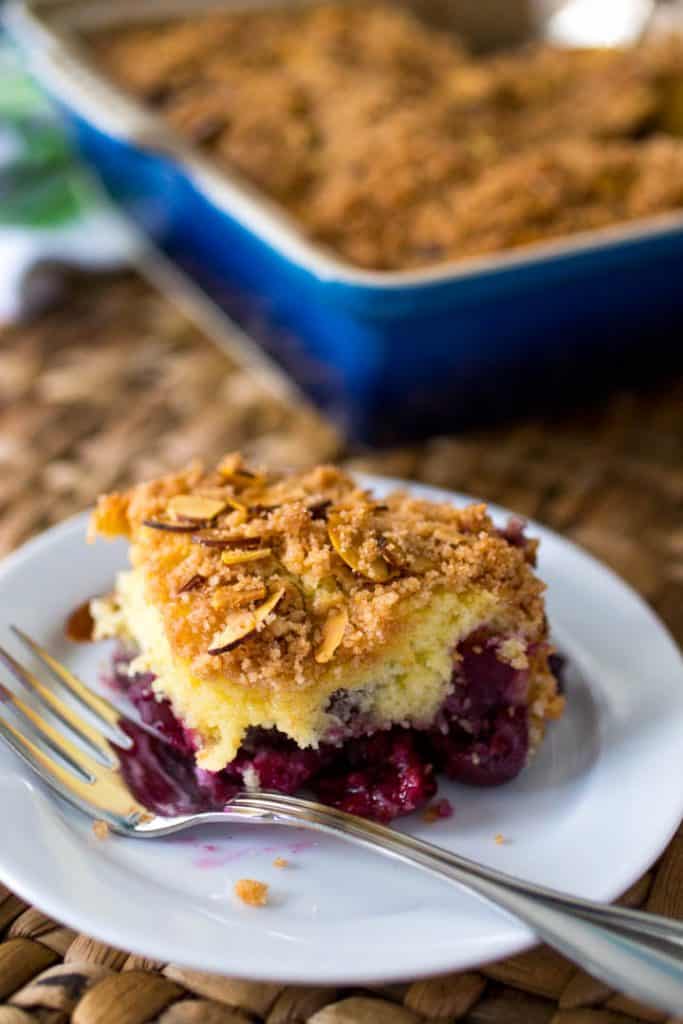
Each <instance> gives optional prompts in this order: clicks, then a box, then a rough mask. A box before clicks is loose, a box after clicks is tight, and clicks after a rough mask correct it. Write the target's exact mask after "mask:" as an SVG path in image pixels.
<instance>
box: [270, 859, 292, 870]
mask: <svg viewBox="0 0 683 1024" xmlns="http://www.w3.org/2000/svg"><path fill="white" fill-rule="evenodd" d="M273 867H274V868H286V867H289V861H288V860H286V859H285V858H284V857H276V858H275V860H274V861H273Z"/></svg>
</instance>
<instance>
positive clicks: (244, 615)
mask: <svg viewBox="0 0 683 1024" xmlns="http://www.w3.org/2000/svg"><path fill="white" fill-rule="evenodd" d="M284 592H285V588H284V587H278V588H277V590H274V591H273V592H272V594H270V595H269V596H268V597H267V598H266V600H265V601H264V602H263V604H260V605H259V606H258V607H257V608H254V610H253V611H249V610H247V609H246V608H245V609H240V610H239V611H234V612H232V613H231V614H230V615H228V617H227V619H226V620H225V624H224V625H223V628H222V629H221V630H219V631H218V633H216V635H215V636H214V638H213V640H212V642H211V647H209V654H225V652H226V651H229V650H230V649H231V647H233V646H234V645H235V644H237V643H239V641H240V640H244V638H245V637H247V636H249V634H250V633H253V632H254V631H255V630H256V629H258V627H259V626H260V625H261V623H262V622H265V620H266V619H267V618H268V616H269V615H270V613H271V612H272V611H273V609H274V608H275V607H276V605H277V604H278V602H279V601H280V599H281V597H282V595H283V594H284Z"/></svg>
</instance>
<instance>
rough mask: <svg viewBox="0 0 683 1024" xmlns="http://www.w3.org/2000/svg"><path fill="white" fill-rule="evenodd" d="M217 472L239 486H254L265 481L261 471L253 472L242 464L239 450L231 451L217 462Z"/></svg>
mask: <svg viewBox="0 0 683 1024" xmlns="http://www.w3.org/2000/svg"><path fill="white" fill-rule="evenodd" d="M218 472H219V473H220V475H221V476H222V477H223V479H224V480H228V481H230V483H233V484H237V485H238V486H240V487H255V486H258V485H261V484H264V483H265V482H266V478H265V476H263V474H262V473H253V472H252V471H251V470H250V469H247V467H246V466H245V465H244V462H243V460H242V456H241V454H240V453H239V452H231V453H230V454H229V455H226V456H225V458H223V459H221V461H220V462H219V463H218Z"/></svg>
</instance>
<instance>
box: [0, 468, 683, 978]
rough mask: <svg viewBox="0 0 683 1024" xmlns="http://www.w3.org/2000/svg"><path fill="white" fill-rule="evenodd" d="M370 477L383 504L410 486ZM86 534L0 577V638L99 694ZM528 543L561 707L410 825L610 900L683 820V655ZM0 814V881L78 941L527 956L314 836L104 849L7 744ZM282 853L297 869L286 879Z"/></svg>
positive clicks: (424, 967) (0, 775) (194, 948)
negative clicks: (527, 740) (559, 671)
mask: <svg viewBox="0 0 683 1024" xmlns="http://www.w3.org/2000/svg"><path fill="white" fill-rule="evenodd" d="M363 482H364V483H368V484H369V485H370V486H372V487H373V489H374V490H375V492H376V493H377V494H378V495H380V496H381V495H382V494H384V493H386V491H387V490H389V489H391V488H392V487H393V486H396V485H399V483H398V481H388V480H384V479H371V480H364V481H363ZM402 486H406V485H405V484H403V485H402ZM410 490H411V491H413V493H415V494H416V495H421V496H424V497H428V498H435V499H439V500H453V501H456V502H459V503H462V502H463V501H464V500H465V499H464V498H462V497H461V496H457V495H453V494H449V493H444V492H440V491H435V490H433V489H430V488H426V487H418V486H416V485H415V486H413V485H411V486H410ZM493 512H494V516H496V517H498V516H503V515H504V513H502V512H501V511H500V510H495V509H494V510H493ZM85 522H86V520H85V517H83V516H81V517H78V518H77V519H72V520H70V521H69V522H66V523H64V524H63V525H61V526H59V527H57V528H56V529H53V530H50V531H49V532H48V533H46V534H44V535H43V536H42V537H39V538H38V539H36V540H34V541H32V542H31V543H29V544H27V545H26V546H25V547H24V548H23V549H21V550H20V551H18V552H16V553H15V554H14V555H12V556H11V557H10V558H9V559H7V560H6V561H5V562H4V563H3V564H2V566H0V607H2V609H3V614H2V618H3V619H6V620H7V622H6V623H5V622H3V624H2V627H1V628H0V642H2V643H3V644H6V645H7V646H8V647H9V648H10V649H13V650H15V651H16V653H22V652H19V651H18V647H17V643H16V641H15V640H14V639H13V637H12V636H11V634H10V633H9V632H8V628H7V627H8V623H9V622H10V621H12V622H15V623H16V624H17V625H19V626H21V627H23V628H24V629H25V630H27V631H28V632H29V633H31V634H32V635H33V636H34V637H35V638H36V639H38V640H39V641H40V642H42V643H43V644H45V645H46V646H47V647H48V648H49V649H50V650H51V651H52V652H53V653H54V654H56V655H57V657H59V658H61V659H62V660H64V661H66V662H67V664H69V665H70V666H71V667H72V668H74V669H75V671H76V672H78V673H79V674H80V675H81V676H82V677H83V678H84V679H86V680H87V681H88V682H91V681H93V680H95V679H96V677H97V673H98V668H99V667H100V666H101V665H103V664H104V663H106V660H107V657H108V653H109V652H108V650H107V649H106V647H103V646H101V645H95V646H90V645H85V646H78V645H70V644H69V643H68V642H67V641H65V639H64V637H63V632H62V630H63V623H64V618H65V615H66V614H67V613H68V612H69V611H70V610H72V609H73V608H74V607H76V606H77V605H78V604H79V603H80V602H82V601H83V600H85V599H87V598H88V597H90V596H92V595H93V594H97V593H102V592H104V591H106V590H107V588H108V587H109V586H110V584H111V582H112V579H113V576H114V573H115V571H116V570H117V569H119V568H121V567H122V566H123V565H124V564H125V561H126V551H125V545H123V544H119V543H114V544H108V543H106V542H104V541H102V542H99V543H98V544H96V545H95V546H94V547H86V546H85V540H84V534H85ZM530 532H531V533H532V534H533V535H535V536H540V537H541V554H540V565H539V571H540V574H541V575H542V577H543V578H544V579H545V580H546V581H547V583H548V614H549V618H550V622H551V623H552V627H553V631H554V634H555V637H556V639H557V641H558V643H559V644H560V645H561V647H562V648H563V650H564V651H566V652H567V653H568V655H569V656H570V658H571V666H572V667H571V670H570V672H569V676H568V680H567V688H568V710H567V712H566V714H565V716H564V718H563V719H562V720H561V721H560V722H559V723H556V724H555V725H553V726H552V727H551V729H550V730H549V734H548V736H547V738H546V741H545V743H544V745H543V748H542V750H541V752H540V753H539V755H538V757H537V758H536V759H535V760H534V761H533V763H532V764H531V766H530V767H529V768H528V769H527V770H525V771H524V772H522V774H521V776H520V777H519V778H517V779H516V780H515V781H514V782H512V783H511V784H509V785H507V786H504V787H502V788H499V789H492V790H480V789H468V788H466V787H464V786H458V785H454V784H450V785H449V784H447V783H445V782H442V783H441V785H440V792H441V794H442V795H447V796H448V797H449V798H450V800H451V801H452V803H453V805H454V807H455V816H454V817H453V818H451V819H449V820H447V821H440V822H437V823H435V824H431V825H428V824H426V823H424V822H423V821H422V820H421V819H420V816H419V815H415V816H413V817H412V818H410V819H407V820H405V821H404V822H402V823H401V825H400V827H401V828H403V829H407V830H408V831H410V832H411V833H413V834H415V835H419V836H422V837H424V838H426V839H428V840H430V841H431V842H433V843H438V844H441V845H443V846H444V847H447V848H448V849H452V850H455V851H457V852H459V853H462V854H465V855H466V856H468V857H473V858H475V859H477V860H480V861H483V862H484V863H486V864H490V865H494V866H495V867H498V868H501V869H502V870H504V871H507V872H510V873H512V874H517V875H520V876H521V877H523V878H528V879H530V880H532V881H534V882H541V883H545V884H547V885H551V886H555V887H557V888H558V889H564V890H566V891H567V892H570V893H573V894H576V895H579V896H586V897H593V898H597V899H605V900H608V899H612V898H614V897H616V896H617V895H618V894H619V893H620V892H622V891H623V890H624V889H625V888H627V887H628V886H629V885H630V884H631V883H632V882H633V881H634V880H635V879H636V878H637V877H638V876H639V875H640V873H641V872H643V871H644V870H645V869H646V868H647V867H648V866H649V865H650V864H651V863H652V861H653V860H654V859H655V858H656V857H657V856H658V854H659V853H660V852H661V851H662V849H663V848H664V847H665V845H666V843H667V841H668V840H669V838H670V837H671V835H672V834H673V831H674V830H675V828H676V826H677V825H678V822H679V820H680V818H681V816H682V815H683V787H681V784H680V774H681V763H682V757H681V754H682V748H683V740H682V737H683V662H682V660H681V657H680V654H679V653H678V651H677V649H676V647H675V645H674V643H673V642H672V640H671V638H670V637H669V635H668V634H667V632H666V631H665V629H664V627H663V626H662V625H661V624H660V622H659V621H658V620H657V619H656V618H655V616H654V615H653V614H652V612H651V611H650V610H649V609H648V608H647V607H646V605H645V604H644V603H643V602H642V601H641V600H640V598H639V597H637V596H636V594H635V593H633V591H632V590H630V589H629V588H628V587H627V586H626V585H625V584H624V583H622V582H621V581H620V580H619V579H618V578H617V577H616V576H614V575H613V573H611V572H610V571H609V570H607V569H606V568H605V567H604V566H602V565H600V564H599V563H598V562H596V561H595V560H594V559H593V558H591V557H589V556H588V555H586V554H584V553H583V552H582V551H580V550H579V549H578V548H576V547H574V546H573V545H572V544H569V543H568V542H567V541H565V540H562V539H561V538H560V537H558V536H556V535H555V534H553V533H551V532H549V531H548V530H545V529H542V528H541V527H539V526H536V525H533V524H532V525H531V527H530ZM0 806H1V807H2V816H3V836H2V842H0V878H1V879H2V881H3V882H5V883H6V884H7V885H8V886H10V888H12V889H13V890H15V891H16V892H17V893H18V894H19V895H20V896H22V897H23V898H24V899H26V900H28V901H30V902H31V903H34V904H36V905H37V906H38V907H40V908H41V909H42V910H44V911H45V912H46V913H48V914H50V915H52V916H54V917H56V918H57V919H59V920H61V921H63V922H65V923H66V924H68V925H70V926H72V927H74V928H77V929H79V930H81V931H84V932H86V933H88V934H90V935H92V936H94V937H96V938H99V939H102V940H104V941H106V942H109V943H111V944H112V945H114V946H117V947H120V948H121V949H128V950H132V951H134V952H136V953H140V954H145V955H147V956H151V957H155V958H158V959H160V960H162V961H174V962H176V963H181V964H184V965H186V966H190V967H195V968H199V969H203V970H206V971H216V972H223V973H228V974H233V975H236V976H240V977H244V978H253V979H264V980H265V979H268V980H277V981H283V982H284V981H286V982H289V983H307V982H309V983H319V984H321V983H329V984H335V983H344V982H347V983H351V982H353V983H360V982H379V981H387V980H397V979H405V978H415V977H418V976H421V975H428V974H435V973H438V972H442V971H448V970H453V969H456V968H464V967H469V966H472V965H476V964H482V963H485V962H487V961H491V960H494V959H497V958H499V957H503V956H506V955H509V954H512V953H515V952H518V951H519V950H521V949H523V948H525V947H527V946H529V945H531V943H532V935H531V933H530V932H529V931H528V930H527V929H526V928H525V927H524V926H522V925H521V924H518V923H517V922H516V921H514V920H513V919H512V918H510V917H507V916H506V915H504V914H502V913H500V912H499V911H497V910H495V909H494V908H492V907H490V906H488V905H486V904H484V903H483V902H482V901H480V900H479V899H478V898H476V897H474V896H472V895H470V894H468V893H467V892H465V891H463V890H460V889H458V888H456V887H454V886H449V885H447V884H446V883H440V882H439V881H437V880H436V879H432V878H430V877H428V876H426V875H422V874H420V873H419V872H418V871H416V870H415V871H413V870H411V869H409V868H407V867H404V866H401V865H399V864H395V863H392V862H390V861H388V860H384V859H382V858H381V857H378V856H373V855H372V854H370V853H369V852H365V851H360V850H358V849H356V848H354V847H350V846H346V845H344V844H343V843H341V842H338V841H336V840H332V839H328V838H326V837H320V836H316V835H315V834H314V833H304V832H300V831H293V830H289V829H284V828H280V829H277V828H267V829H266V828H264V827H263V826H259V827H258V828H256V827H250V826H248V825H244V826H239V827H235V826H231V827H229V828H228V827H227V826H225V827H223V826H220V825H218V826H213V827H211V828H205V829H204V830H202V831H201V832H200V831H195V832H192V833H186V834H185V835H182V836H177V837H174V838H169V839H160V840H156V841H151V842H150V841H145V842H142V841H136V840H132V839H123V838H120V837H116V836H110V837H109V838H108V839H106V840H104V841H97V840H96V839H95V838H94V837H93V836H92V833H91V828H90V822H89V821H88V820H86V819H85V818H84V817H83V816H81V815H80V814H78V813H77V812H76V811H74V810H72V809H71V808H68V807H66V806H64V805H62V804H61V803H59V802H57V801H56V800H55V799H54V797H53V796H51V795H50V793H49V791H48V790H47V789H46V788H45V787H44V786H43V785H42V783H41V782H40V781H38V780H37V779H36V778H35V777H34V776H33V775H32V774H31V772H30V771H29V770H28V769H27V768H25V767H24V765H23V764H22V763H21V762H20V761H19V760H18V759H17V758H16V757H15V756H14V755H13V754H12V753H11V752H9V751H8V750H6V749H5V748H4V747H3V748H2V749H0ZM498 834H501V835H502V836H504V837H505V842H504V843H503V844H501V845H499V844H497V843H496V841H495V837H496V835H498ZM278 856H282V857H285V858H286V859H287V861H288V862H289V865H290V866H289V867H287V868H286V869H284V870H282V869H280V870H278V869H277V868H275V867H274V866H273V860H274V859H275V858H276V857H278ZM245 876H246V877H250V878H257V879H261V880H263V881H265V882H268V883H269V885H270V886H271V893H272V900H271V902H270V904H269V905H268V906H267V907H265V908H264V909H259V910H255V909H253V908H250V907H246V906H244V905H241V904H239V903H237V902H236V901H235V899H234V898H233V896H232V886H233V883H234V882H235V881H236V880H237V879H238V878H240V877H245Z"/></svg>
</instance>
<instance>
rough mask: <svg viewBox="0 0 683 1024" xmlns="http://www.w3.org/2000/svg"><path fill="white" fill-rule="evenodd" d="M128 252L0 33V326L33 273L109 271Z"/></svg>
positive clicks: (118, 226) (127, 239) (131, 246)
mask: <svg viewBox="0 0 683 1024" xmlns="http://www.w3.org/2000/svg"><path fill="white" fill-rule="evenodd" d="M134 251H135V242H134V238H133V236H132V235H131V233H130V231H129V229H128V228H127V226H126V224H125V223H124V222H123V221H122V220H121V219H120V218H119V216H118V215H117V214H116V212H115V211H114V210H113V209H112V207H111V206H110V205H109V204H108V203H107V201H106V199H105V197H104V196H103V195H102V192H101V191H100V189H99V188H98V187H97V185H96V184H95V182H94V181H93V180H92V178H91V177H90V176H89V174H88V173H87V172H86V171H85V170H84V169H83V167H82V166H81V165H79V163H78V161H77V160H76V159H75V158H74V154H73V151H72V149H71V148H70V146H69V142H68V140H67V138H66V135H65V133H64V131H63V128H62V125H61V123H60V121H59V119H58V117H57V116H56V115H55V113H54V111H53V110H52V108H51V106H50V104H49V102H48V101H47V99H46V98H45V97H44V96H43V95H42V94H41V92H40V91H39V90H38V88H37V87H36V86H34V84H33V83H32V82H31V80H30V79H29V78H28V76H27V75H26V74H25V73H24V72H23V70H22V68H21V66H20V64H19V62H18V60H17V57H16V55H15V53H14V52H13V50H12V49H11V47H10V46H9V44H8V43H7V41H6V40H5V39H4V38H3V36H2V34H1V33H0V323H1V322H3V321H7V320H11V319H12V318H13V317H15V316H16V315H17V314H18V313H19V312H20V311H21V309H22V307H23V305H24V303H25V302H26V301H27V298H28V296H27V288H28V285H29V282H30V281H31V280H34V279H35V275H33V274H32V273H31V272H32V271H33V270H35V269H36V268H37V267H40V266H41V265H42V266H49V265H54V264H57V265H58V264H71V265H78V266H92V267H102V268H104V267H116V266H119V265H121V264H125V263H127V262H129V261H130V260H131V258H132V256H133V254H134Z"/></svg>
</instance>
